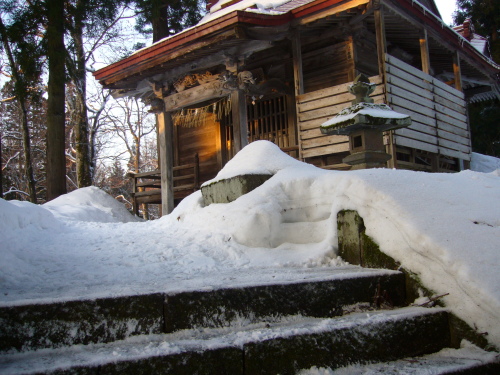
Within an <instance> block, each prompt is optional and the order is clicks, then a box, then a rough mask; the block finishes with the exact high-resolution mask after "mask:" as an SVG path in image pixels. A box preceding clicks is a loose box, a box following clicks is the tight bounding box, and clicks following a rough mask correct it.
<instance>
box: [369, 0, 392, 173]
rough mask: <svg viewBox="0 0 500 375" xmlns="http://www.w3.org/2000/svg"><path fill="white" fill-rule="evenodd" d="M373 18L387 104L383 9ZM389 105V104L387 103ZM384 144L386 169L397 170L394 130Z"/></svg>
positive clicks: (387, 133)
mask: <svg viewBox="0 0 500 375" xmlns="http://www.w3.org/2000/svg"><path fill="white" fill-rule="evenodd" d="M373 16H374V18H375V37H376V40H377V60H378V73H379V75H380V77H382V84H383V85H384V92H385V99H384V101H385V102H386V103H388V102H389V97H388V95H387V73H386V71H387V67H386V63H385V57H386V56H385V55H386V54H387V39H386V37H385V21H384V13H383V7H382V6H380V7H379V8H378V9H375V10H374V11H373ZM388 104H390V103H388ZM384 144H385V152H387V153H388V154H389V155H391V156H392V157H391V158H390V159H389V160H388V161H387V167H388V168H397V160H396V142H395V139H394V130H389V131H387V132H385V133H384Z"/></svg>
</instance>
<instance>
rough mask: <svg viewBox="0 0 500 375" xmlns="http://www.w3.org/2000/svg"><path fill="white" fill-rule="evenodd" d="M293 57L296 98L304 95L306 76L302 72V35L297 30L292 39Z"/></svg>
mask: <svg viewBox="0 0 500 375" xmlns="http://www.w3.org/2000/svg"><path fill="white" fill-rule="evenodd" d="M292 55H293V78H294V82H295V85H294V86H295V96H296V97H297V96H298V95H302V94H303V93H304V75H303V73H302V72H303V70H302V46H301V43H300V34H299V31H298V30H295V32H294V34H293V37H292Z"/></svg>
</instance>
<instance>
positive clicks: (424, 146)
mask: <svg viewBox="0 0 500 375" xmlns="http://www.w3.org/2000/svg"><path fill="white" fill-rule="evenodd" d="M394 139H395V141H396V144H397V145H398V146H403V147H410V148H416V149H418V150H423V151H428V152H433V153H435V154H437V153H438V151H439V147H438V146H437V145H433V144H429V143H425V142H422V141H419V140H416V139H410V138H406V137H403V136H399V135H395V136H394Z"/></svg>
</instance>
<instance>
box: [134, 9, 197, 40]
mask: <svg viewBox="0 0 500 375" xmlns="http://www.w3.org/2000/svg"><path fill="white" fill-rule="evenodd" d="M135 4H136V6H137V8H138V10H139V17H138V19H137V21H136V22H137V25H136V28H137V30H138V31H139V32H141V33H143V34H152V35H153V42H156V41H158V40H160V39H163V38H166V37H168V36H170V35H174V34H176V33H178V32H180V31H182V30H183V29H185V28H187V27H190V26H193V25H195V24H196V23H197V22H198V21H199V20H200V18H201V9H202V8H201V7H202V6H204V4H205V0H135Z"/></svg>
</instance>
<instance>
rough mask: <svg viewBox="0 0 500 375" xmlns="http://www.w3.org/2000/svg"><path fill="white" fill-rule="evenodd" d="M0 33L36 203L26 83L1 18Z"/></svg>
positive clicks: (27, 171)
mask: <svg viewBox="0 0 500 375" xmlns="http://www.w3.org/2000/svg"><path fill="white" fill-rule="evenodd" d="M0 35H1V37H2V43H3V45H4V49H5V53H6V54H7V58H8V60H9V64H10V68H11V70H12V77H13V78H14V83H15V91H16V99H17V102H18V104H19V109H20V110H21V134H22V137H23V154H24V164H25V165H24V174H25V176H26V181H27V183H28V190H29V196H30V201H31V202H32V203H35V204H36V203H37V199H36V182H35V178H34V177H33V163H32V161H31V141H30V132H29V126H28V111H27V110H26V95H25V94H26V87H25V86H26V85H25V84H24V82H23V80H22V78H21V77H20V76H19V74H18V71H17V64H16V63H15V61H14V56H13V55H12V51H11V49H10V45H9V41H8V40H7V34H6V32H5V27H4V24H3V21H2V19H1V18H0ZM0 141H1V139H0ZM0 167H1V166H0ZM0 181H1V180H0ZM2 195H3V194H2V187H1V185H0V197H1V196H2Z"/></svg>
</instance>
